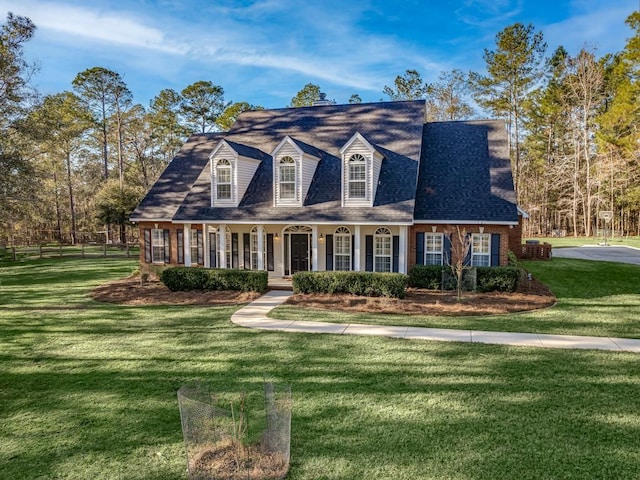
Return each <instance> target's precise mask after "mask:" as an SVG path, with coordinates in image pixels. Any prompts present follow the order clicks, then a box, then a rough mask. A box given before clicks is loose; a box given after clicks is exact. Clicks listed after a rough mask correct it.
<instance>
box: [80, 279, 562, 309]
mask: <svg viewBox="0 0 640 480" xmlns="http://www.w3.org/2000/svg"><path fill="white" fill-rule="evenodd" d="M259 296H260V294H259V293H255V292H217V291H216V292H172V291H171V290H169V289H168V288H167V287H165V286H164V284H163V283H161V282H159V281H151V282H146V283H144V284H143V285H141V284H140V280H139V278H134V277H132V278H126V279H123V280H116V281H114V282H110V283H107V284H105V285H101V286H99V287H98V288H96V289H95V290H94V291H93V293H92V294H91V297H92V298H93V299H94V300H97V301H99V302H108V303H118V304H123V305H210V306H222V305H237V304H239V303H249V302H251V301H253V300H255V299H256V298H258V297H259ZM555 302H556V297H555V296H554V295H553V293H551V291H550V290H549V288H548V287H547V286H546V285H544V284H542V283H540V282H538V281H537V280H535V279H533V280H530V281H529V280H525V281H524V282H522V284H521V285H520V287H519V288H518V291H516V292H514V293H500V292H490V293H464V294H463V296H462V299H461V300H458V299H457V298H456V294H455V292H440V291H434V290H421V289H408V291H407V296H406V297H405V298H404V299H402V300H399V299H391V298H382V297H355V296H353V295H293V296H292V297H291V298H289V299H288V300H287V302H286V303H287V304H289V305H299V306H301V307H310V308H322V309H330V310H342V311H347V312H364V313H402V314H407V315H441V316H458V315H496V314H501V313H513V312H523V311H528V310H537V309H540V308H545V307H549V306H551V305H553V304H554V303H555Z"/></svg>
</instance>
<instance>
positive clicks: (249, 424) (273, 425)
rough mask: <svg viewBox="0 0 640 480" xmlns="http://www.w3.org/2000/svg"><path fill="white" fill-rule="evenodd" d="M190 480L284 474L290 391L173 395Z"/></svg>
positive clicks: (258, 479)
mask: <svg viewBox="0 0 640 480" xmlns="http://www.w3.org/2000/svg"><path fill="white" fill-rule="evenodd" d="M178 404H179V407H180V419H181V422H182V433H183V436H184V442H185V448H186V453H187V470H188V474H189V480H219V479H220V480H221V479H225V480H236V479H237V480H241V479H242V480H272V479H273V480H276V479H282V478H284V477H285V476H286V474H287V472H288V470H289V452H290V444H291V387H290V386H288V385H287V386H280V387H276V386H275V385H274V384H273V383H265V385H264V391H263V392H259V393H254V394H247V393H246V392H242V393H240V394H238V395H235V396H231V395H229V394H226V393H225V394H222V393H212V392H210V391H209V390H208V389H207V388H205V387H203V386H183V387H182V388H180V390H179V391H178Z"/></svg>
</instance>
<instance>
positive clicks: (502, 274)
mask: <svg viewBox="0 0 640 480" xmlns="http://www.w3.org/2000/svg"><path fill="white" fill-rule="evenodd" d="M475 269H476V291H478V292H496V291H497V292H515V291H516V289H517V288H518V282H519V281H520V277H521V275H522V273H521V270H520V269H519V268H517V267H475ZM443 273H444V274H447V275H443ZM443 277H446V278H453V277H452V274H451V267H449V266H448V265H444V266H440V265H415V266H414V267H413V268H412V269H411V271H410V272H409V286H410V287H414V288H426V289H428V290H440V289H442V278H443ZM453 280H454V284H453V286H451V285H449V284H448V285H446V287H449V288H453V289H455V288H456V287H455V279H453ZM445 289H446V288H445Z"/></svg>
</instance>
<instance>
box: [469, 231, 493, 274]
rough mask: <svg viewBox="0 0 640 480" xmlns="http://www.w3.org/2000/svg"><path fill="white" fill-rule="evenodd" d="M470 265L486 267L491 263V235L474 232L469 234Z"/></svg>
mask: <svg viewBox="0 0 640 480" xmlns="http://www.w3.org/2000/svg"><path fill="white" fill-rule="evenodd" d="M471 265H472V266H474V267H488V266H490V265H491V235H490V234H488V233H474V234H473V235H471Z"/></svg>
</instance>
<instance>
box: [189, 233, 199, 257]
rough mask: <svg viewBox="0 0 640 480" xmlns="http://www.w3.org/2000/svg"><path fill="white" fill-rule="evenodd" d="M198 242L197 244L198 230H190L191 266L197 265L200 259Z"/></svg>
mask: <svg viewBox="0 0 640 480" xmlns="http://www.w3.org/2000/svg"><path fill="white" fill-rule="evenodd" d="M199 243H200V242H198V230H195V229H192V230H191V263H192V264H194V265H195V264H198V263H199V262H198V260H199V259H200V255H198V253H199V247H200V245H199Z"/></svg>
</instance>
